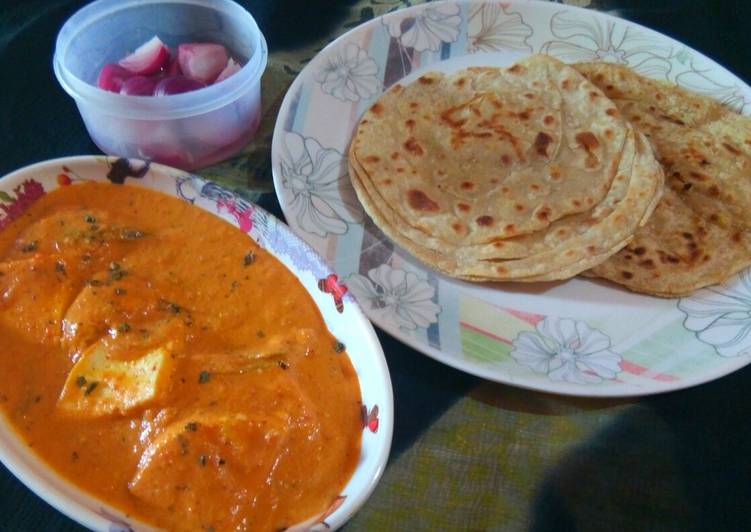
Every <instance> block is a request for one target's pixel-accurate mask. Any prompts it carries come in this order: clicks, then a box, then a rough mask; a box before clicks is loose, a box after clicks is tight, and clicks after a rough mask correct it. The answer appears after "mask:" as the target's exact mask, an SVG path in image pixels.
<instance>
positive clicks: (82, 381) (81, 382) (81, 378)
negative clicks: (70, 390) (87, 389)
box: [76, 375, 86, 388]
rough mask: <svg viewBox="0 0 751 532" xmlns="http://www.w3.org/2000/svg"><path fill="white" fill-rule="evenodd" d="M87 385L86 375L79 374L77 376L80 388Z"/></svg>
mask: <svg viewBox="0 0 751 532" xmlns="http://www.w3.org/2000/svg"><path fill="white" fill-rule="evenodd" d="M85 385H86V377H84V376H83V375H79V376H78V377H76V386H78V387H79V388H83V387H84V386H85Z"/></svg>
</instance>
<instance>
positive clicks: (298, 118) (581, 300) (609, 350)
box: [272, 0, 751, 396]
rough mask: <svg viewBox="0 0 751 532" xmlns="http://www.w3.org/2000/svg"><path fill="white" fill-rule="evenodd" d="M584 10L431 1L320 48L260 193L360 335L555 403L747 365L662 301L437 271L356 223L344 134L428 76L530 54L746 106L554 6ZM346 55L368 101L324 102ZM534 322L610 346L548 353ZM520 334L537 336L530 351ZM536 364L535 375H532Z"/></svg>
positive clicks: (688, 63)
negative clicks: (273, 201)
mask: <svg viewBox="0 0 751 532" xmlns="http://www.w3.org/2000/svg"><path fill="white" fill-rule="evenodd" d="M586 3H587V1H586V0H561V1H560V2H556V3H553V2H526V1H517V0H509V1H507V2H506V1H493V2H479V1H474V2H472V1H445V2H435V3H425V4H420V5H416V6H412V7H409V8H407V9H404V10H399V11H394V12H387V13H384V12H379V14H378V15H379V16H375V17H374V18H373V20H370V21H369V22H366V23H365V24H363V25H361V26H359V27H357V28H355V29H354V30H352V31H351V32H350V33H348V34H347V35H346V36H344V37H343V38H341V39H340V40H339V41H336V42H334V43H332V44H331V45H330V46H328V47H327V48H325V49H324V50H322V51H321V53H320V54H319V55H318V56H316V57H315V58H314V59H313V60H312V61H311V62H310V64H309V66H308V67H306V68H305V69H304V70H303V72H301V73H300V75H299V76H298V78H297V79H296V80H295V82H294V83H293V85H292V87H291V88H290V90H289V92H288V96H287V97H286V98H285V101H284V103H283V104H282V107H281V109H280V113H279V120H278V122H277V127H276V130H275V133H274V142H273V148H272V171H273V173H274V185H275V188H276V191H277V195H278V197H279V202H280V204H281V207H282V209H283V210H284V213H285V215H286V217H287V221H288V223H289V224H290V226H291V227H292V228H293V230H294V231H295V232H297V233H298V234H300V235H302V236H303V238H305V239H306V240H307V241H308V242H309V243H310V244H311V245H312V246H313V247H314V248H315V249H316V250H317V251H318V252H319V253H321V254H322V255H323V256H324V257H325V258H326V260H327V261H328V263H329V264H330V265H333V266H334V267H335V270H336V274H337V276H338V279H340V280H342V281H343V282H344V283H345V285H346V286H347V287H348V289H349V290H348V292H346V293H345V294H344V301H345V303H344V306H345V308H346V306H347V305H346V298H347V297H350V295H353V296H354V297H355V298H357V299H358V300H359V301H360V303H361V304H362V306H363V308H364V310H365V311H366V313H367V314H368V316H369V317H370V318H371V320H372V321H373V322H374V323H376V324H377V325H379V326H380V327H381V328H383V329H384V330H386V331H387V332H389V333H390V334H392V335H394V336H395V337H396V338H398V339H400V340H402V341H404V342H405V343H408V344H409V345H411V346H412V347H414V348H416V349H418V350H420V351H422V352H423V353H425V354H427V355H429V356H431V357H433V358H435V359H437V360H439V361H441V362H443V363H445V364H448V365H450V366H453V367H455V368H459V369H461V370H463V371H466V372H469V373H472V374H474V375H478V376H480V377H483V378H487V379H491V380H495V381H500V382H505V383H509V384H513V385H518V386H522V387H527V388H532V389H537V390H544V391H549V392H555V393H564V394H571V395H584V396H633V395H643V394H649V393H657V392H663V391H668V390H675V389H679V388H682V387H685V386H690V385H693V384H696V383H698V382H704V381H705V380H710V379H712V378H716V377H717V376H719V375H723V374H727V373H729V372H731V371H734V370H736V369H738V368H739V367H741V366H743V365H744V364H746V363H747V362H746V359H745V358H743V357H733V356H729V357H725V356H723V357H720V356H716V355H714V353H715V347H713V346H712V345H710V344H709V343H707V342H706V341H704V339H707V338H709V332H704V333H703V334H702V336H701V338H700V337H698V336H697V335H696V334H695V332H694V331H692V330H688V329H687V328H686V327H684V325H683V323H684V320H685V319H686V314H685V313H684V312H682V311H681V310H679V309H677V308H676V303H675V301H668V300H662V299H655V298H651V297H647V296H637V295H634V294H630V293H627V292H625V291H620V290H618V289H614V288H613V287H610V286H603V285H601V284H598V283H594V282H593V281H590V280H584V279H580V278H576V279H572V280H570V281H567V282H565V283H553V284H550V285H545V286H544V287H538V286H532V287H530V286H528V285H520V284H514V285H511V284H506V283H498V284H491V285H488V284H476V283H466V282H463V281H461V280H457V279H451V278H448V277H445V276H443V275H440V274H438V273H436V272H434V271H432V270H431V269H429V268H427V267H425V266H424V265H423V264H422V263H420V262H419V261H417V260H416V259H415V258H414V257H412V256H411V255H410V254H409V253H408V252H407V251H406V250H404V249H402V248H400V247H399V246H395V245H394V244H393V243H392V242H391V241H390V240H389V239H388V238H386V237H385V236H384V235H383V234H382V233H381V231H380V230H379V229H378V228H377V227H376V226H375V225H374V224H373V222H372V220H370V219H369V218H368V217H367V216H364V213H363V211H362V208H361V207H360V206H359V204H358V202H357V200H356V197H355V195H354V194H353V190H352V188H351V185H350V184H349V182H348V179H347V177H346V174H347V160H346V153H347V148H348V145H349V141H350V139H351V132H352V131H353V129H354V128H355V126H356V124H357V121H358V120H359V119H360V117H361V116H362V113H363V112H364V110H365V109H366V108H367V106H368V105H369V104H370V103H371V102H372V101H373V100H374V99H375V98H377V97H378V95H379V94H380V92H381V91H383V90H385V89H386V88H387V87H390V86H392V85H393V84H394V83H398V82H405V83H406V82H409V80H411V79H415V78H417V77H418V76H419V75H420V73H422V72H425V71H428V70H432V69H438V70H441V71H444V72H451V71H453V70H455V69H459V68H464V67H468V66H487V65H488V64H494V65H500V66H503V65H507V64H509V63H510V62H512V61H514V60H515V59H517V58H519V57H522V56H524V55H525V54H529V53H532V52H533V51H534V52H548V53H550V54H552V55H554V56H556V57H558V58H559V59H562V60H563V61H567V62H573V61H610V62H617V63H621V64H627V65H629V66H630V67H632V68H634V69H636V70H637V71H638V72H640V73H641V74H643V75H646V76H649V77H652V78H655V79H660V80H669V81H673V82H677V83H679V84H681V85H684V86H686V87H688V88H692V87H695V88H696V90H699V91H700V92H701V91H704V92H705V93H706V94H708V95H711V96H713V97H715V98H718V99H720V100H723V101H725V102H726V103H728V104H731V105H735V106H736V108H742V107H743V105H745V104H744V103H743V102H746V101H749V102H751V88H749V87H747V86H746V85H744V84H743V82H742V81H741V80H739V79H738V78H736V77H735V76H733V75H732V74H729V73H728V72H727V71H725V70H724V69H722V68H721V67H720V66H719V65H716V64H715V63H713V62H712V61H711V60H709V59H708V58H705V57H703V56H702V55H701V54H700V53H699V52H696V51H694V50H691V49H690V48H688V47H686V46H685V45H683V44H682V43H680V42H678V41H675V40H672V39H670V38H669V37H666V36H664V35H660V34H658V33H656V32H654V31H652V30H649V29H648V28H644V27H641V26H638V25H636V24H633V23H631V22H628V21H626V20H622V19H618V18H616V17H614V16H611V15H609V14H605V13H598V12H596V11H587V10H583V9H581V8H579V7H569V6H568V5H566V4H571V5H583V4H586ZM593 5H597V4H596V3H593ZM354 46H356V47H357V53H355V51H356V49H355V47H354ZM359 50H362V51H366V52H367V58H369V59H372V60H373V61H374V62H375V64H376V67H377V74H376V77H377V79H378V81H379V83H380V85H379V87H378V90H377V93H376V94H374V95H372V96H369V97H368V98H367V99H358V100H356V101H352V99H350V100H346V101H345V100H342V99H339V98H337V97H334V96H333V95H332V94H330V93H327V92H325V91H324V90H322V82H321V80H322V79H324V78H323V77H322V76H323V74H322V72H323V71H325V70H326V69H327V68H329V66H330V65H332V64H336V65H339V64H346V63H347V61H349V63H351V64H352V65H354V64H356V63H357V64H359V62H368V61H367V59H365V57H364V56H363V54H361V53H360V52H359ZM342 58H348V59H347V61H343V60H342ZM345 70H346V69H345ZM371 71H372V67H371V68H370V70H368V71H367V72H371ZM357 72H358V73H359V72H361V71H360V70H357ZM362 72H365V70H363V71H362ZM367 75H369V74H367ZM331 76H332V77H331V78H328V79H326V81H327V82H329V83H330V84H331V85H332V86H334V85H336V83H334V82H335V81H336V80H339V81H338V82H341V81H342V80H344V79H345V78H346V77H345V76H344V75H343V74H342V75H339V76H338V77H337V76H334V75H333V74H331ZM326 90H328V89H326ZM331 92H334V89H331ZM363 94H364V93H363ZM361 96H362V95H361ZM353 98H354V96H353ZM745 110H748V106H746V107H745ZM333 116H335V117H336V120H337V122H336V126H335V127H334V126H333V122H332V117H333ZM337 165H338V166H337ZM334 182H336V183H337V184H334ZM321 278H323V277H322V276H319V277H318V279H321ZM635 298H636V299H635ZM329 301H330V304H331V305H332V306H334V304H335V301H331V298H330V297H329ZM345 312H346V310H345ZM545 316H567V317H569V318H566V319H571V320H573V323H574V324H576V323H581V325H579V326H578V327H579V329H577V328H576V327H577V326H576V325H571V324H569V325H567V326H570V327H573V330H578V331H579V333H580V334H581V335H585V336H587V338H588V340H587V341H588V342H589V341H594V340H593V339H596V340H597V342H595V344H596V345H597V346H598V347H599V346H600V345H603V346H605V345H606V339H607V345H608V346H609V347H604V348H603V349H602V350H601V351H599V352H596V353H595V352H591V351H586V352H585V351H582V349H585V348H584V347H582V346H584V345H585V343H582V345H581V346H578V347H577V346H573V347H571V353H570V354H569V353H568V352H566V351H565V350H564V351H561V350H558V351H556V349H554V346H555V345H557V344H555V342H556V341H558V340H560V338H559V339H558V340H556V339H555V337H551V338H547V339H544V338H543V337H542V336H541V332H540V330H538V329H537V328H536V327H537V325H538V322H540V321H541V320H544V319H548V320H553V319H554V318H545ZM439 318H440V319H439ZM566 323H568V322H566ZM541 327H542V325H541ZM551 327H552V325H551ZM586 327H588V329H587V328H586ZM552 330H553V329H551V331H552ZM523 333H527V334H526V335H524V334H523ZM585 333H586V334H585ZM551 334H552V333H551ZM529 335H537V336H536V337H537V343H535V344H533V343H532V342H533V340H532V336H529ZM515 340H516V341H517V344H518V346H517V344H513V342H514V341H515ZM580 340H582V338H580ZM582 341H583V340H582ZM520 342H521V343H520ZM533 345H536V346H537V349H533ZM563 345H564V344H560V346H563ZM586 345H589V344H586ZM561 349H563V347H561ZM587 349H588V348H587ZM727 349H729V348H727ZM512 351H513V352H514V354H515V355H516V356H517V357H518V360H517V358H515V357H514V356H512V354H511V353H512ZM708 354H710V355H711V356H710V359H711V360H712V361H713V363H712V364H710V365H709V366H708V365H707V355H708ZM617 357H619V358H617ZM546 360H547V362H545V361H546ZM589 363H591V364H592V367H590V366H588V364H589ZM544 364H547V366H545V367H546V368H547V369H546V370H545V371H534V370H532V371H530V368H531V367H532V366H534V367H538V368H542V367H543V366H544ZM619 368H620V369H619ZM592 382H599V384H598V385H591V384H590V383H592Z"/></svg>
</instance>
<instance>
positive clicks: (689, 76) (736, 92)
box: [675, 62, 751, 113]
mask: <svg viewBox="0 0 751 532" xmlns="http://www.w3.org/2000/svg"><path fill="white" fill-rule="evenodd" d="M675 81H676V83H678V84H679V85H680V86H681V87H685V88H687V89H688V90H691V91H694V92H698V93H699V94H703V95H705V96H709V97H712V98H716V99H718V100H720V101H721V102H722V103H724V104H725V105H727V106H728V107H730V108H731V109H734V110H735V111H737V112H739V113H740V112H743V111H744V110H745V108H746V106H747V105H749V104H751V99H749V98H747V97H745V96H744V95H743V90H742V89H741V87H740V86H739V85H736V84H726V83H721V82H719V81H717V80H715V79H713V78H712V77H711V74H710V73H709V69H703V70H700V69H698V68H697V67H696V66H695V65H694V64H693V62H692V63H691V64H690V70H687V71H686V72H681V73H680V74H678V75H677V76H676V78H675Z"/></svg>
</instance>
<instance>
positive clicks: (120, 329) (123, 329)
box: [117, 322, 130, 333]
mask: <svg viewBox="0 0 751 532" xmlns="http://www.w3.org/2000/svg"><path fill="white" fill-rule="evenodd" d="M128 331H130V324H129V323H127V322H123V323H121V324H120V325H118V326H117V332H121V333H126V332H128Z"/></svg>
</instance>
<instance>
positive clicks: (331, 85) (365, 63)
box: [316, 43, 381, 102]
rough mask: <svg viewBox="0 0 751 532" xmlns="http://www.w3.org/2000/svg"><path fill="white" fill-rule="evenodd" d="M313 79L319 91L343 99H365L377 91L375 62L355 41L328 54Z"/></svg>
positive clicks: (378, 85)
mask: <svg viewBox="0 0 751 532" xmlns="http://www.w3.org/2000/svg"><path fill="white" fill-rule="evenodd" d="M316 80H317V81H318V83H320V84H321V90H322V91H323V92H325V93H326V94H330V95H331V96H333V97H334V98H337V99H339V100H342V101H345V102H358V101H360V100H367V99H368V98H370V97H372V96H375V95H376V94H378V93H379V92H381V80H379V79H378V65H377V64H376V62H375V60H374V59H373V58H372V57H369V56H368V53H367V52H366V51H365V50H363V49H362V48H360V47H359V46H357V44H355V43H349V44H348V45H347V46H345V47H344V48H343V49H342V50H341V51H340V52H338V53H336V54H332V56H331V57H330V58H329V61H328V64H327V65H326V66H325V67H324V68H323V69H321V70H320V71H319V72H318V75H317V76H316Z"/></svg>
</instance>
